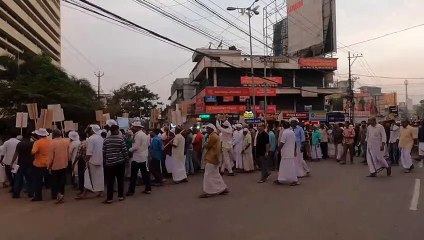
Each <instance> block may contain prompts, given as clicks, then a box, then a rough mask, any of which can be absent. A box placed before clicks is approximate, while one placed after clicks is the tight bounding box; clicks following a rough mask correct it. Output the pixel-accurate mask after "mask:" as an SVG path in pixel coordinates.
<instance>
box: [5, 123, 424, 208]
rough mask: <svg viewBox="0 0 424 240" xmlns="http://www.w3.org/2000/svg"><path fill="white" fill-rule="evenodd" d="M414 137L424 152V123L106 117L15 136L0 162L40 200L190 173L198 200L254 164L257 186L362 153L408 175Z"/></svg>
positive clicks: (376, 165) (183, 179) (132, 187)
mask: <svg viewBox="0 0 424 240" xmlns="http://www.w3.org/2000/svg"><path fill="white" fill-rule="evenodd" d="M416 138H418V149H419V155H420V157H423V156H424V124H423V123H421V126H420V127H419V129H418V135H417V136H415V133H414V130H413V128H412V127H411V126H410V125H409V122H408V121H402V122H401V123H400V124H399V123H396V122H394V121H388V122H383V123H378V122H377V121H376V119H375V118H370V119H369V121H368V122H362V123H361V124H358V125H356V126H354V125H353V124H350V123H349V122H346V123H345V124H327V123H322V124H320V125H312V124H309V123H307V122H300V121H299V120H298V119H296V118H292V119H290V120H289V121H281V122H280V123H278V124H269V125H265V124H258V125H257V126H253V125H246V124H235V125H232V124H231V123H230V122H229V121H228V120H225V119H224V120H217V121H216V123H215V124H212V123H209V124H207V125H204V126H202V127H200V126H199V125H197V124H196V125H194V126H192V127H190V128H186V129H183V128H182V127H180V126H177V127H174V128H170V127H169V126H164V127H163V128H162V129H147V128H145V127H144V126H143V125H142V123H141V122H140V121H137V120H136V121H134V122H133V123H132V124H131V128H130V129H129V130H128V131H124V130H123V129H120V128H119V126H118V124H117V122H116V121H114V120H108V121H107V123H106V125H105V127H104V128H103V129H101V127H100V126H99V125H90V126H88V127H87V128H86V129H85V131H84V132H83V133H81V134H79V133H78V132H75V131H71V132H68V133H62V132H61V131H60V130H58V129H54V130H51V131H50V130H46V129H42V128H41V129H37V130H35V131H34V132H32V133H31V132H30V133H25V132H24V133H23V134H22V135H20V136H17V137H11V138H10V139H8V140H7V141H4V143H3V144H2V145H1V146H0V163H1V165H2V166H3V167H4V168H3V169H4V172H5V175H6V177H7V180H8V183H9V186H10V193H11V196H12V197H13V198H20V196H21V192H22V191H23V190H25V192H26V193H27V195H28V197H29V198H31V200H32V201H42V200H43V189H44V188H48V189H50V194H51V198H52V199H54V200H56V203H63V202H64V199H65V185H66V183H67V182H68V183H72V185H73V187H74V188H76V189H78V191H79V193H78V194H77V195H76V197H75V199H77V200H84V199H87V198H94V197H101V196H102V195H103V192H104V191H105V189H106V196H105V199H104V201H103V203H105V204H110V203H112V202H113V195H114V192H117V194H118V200H119V201H123V200H125V198H126V197H130V196H133V195H134V194H135V192H136V187H137V185H140V184H142V185H144V190H143V191H142V193H143V194H151V193H152V187H160V186H163V185H164V184H168V183H173V184H183V183H187V182H188V176H190V175H192V174H196V173H200V172H203V173H204V179H203V193H202V194H201V195H200V197H201V198H208V197H212V196H217V195H223V194H227V193H229V191H228V188H227V185H226V184H225V182H224V180H223V178H222V175H227V176H235V175H236V174H239V173H252V172H255V170H260V177H259V179H258V183H264V182H267V180H268V178H269V176H270V174H271V171H272V170H275V171H278V175H277V178H276V179H275V181H274V183H275V184H278V185H289V186H297V185H299V178H303V177H309V176H310V175H311V173H310V168H309V166H308V164H307V162H306V161H305V160H308V161H321V160H326V159H330V158H334V159H335V160H336V161H337V162H339V163H340V164H341V165H345V164H346V163H348V162H350V163H351V164H353V163H354V159H355V156H356V157H361V158H363V161H362V163H364V164H366V165H368V169H369V175H368V176H369V177H376V176H377V174H378V172H380V171H382V170H386V173H387V175H388V176H390V175H391V166H396V165H398V164H399V163H401V165H402V167H403V168H404V170H405V172H407V173H408V172H411V171H412V170H413V169H414V165H413V161H412V157H411V150H412V149H413V147H414V145H415V144H414V143H415V139H416ZM3 169H0V170H3ZM126 178H127V179H128V184H127V185H128V186H127V191H126V193H124V192H125V179H126Z"/></svg>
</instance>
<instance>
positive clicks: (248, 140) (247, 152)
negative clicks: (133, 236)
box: [241, 128, 255, 172]
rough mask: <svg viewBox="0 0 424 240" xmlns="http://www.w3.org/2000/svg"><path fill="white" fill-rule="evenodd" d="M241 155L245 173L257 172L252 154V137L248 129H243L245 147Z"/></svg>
mask: <svg viewBox="0 0 424 240" xmlns="http://www.w3.org/2000/svg"><path fill="white" fill-rule="evenodd" d="M241 153H242V158H243V170H244V171H245V172H252V171H253V170H255V164H254V162H253V153H252V137H251V136H250V132H249V129H247V128H245V129H243V147H242V151H241Z"/></svg>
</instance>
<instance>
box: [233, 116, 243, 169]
mask: <svg viewBox="0 0 424 240" xmlns="http://www.w3.org/2000/svg"><path fill="white" fill-rule="evenodd" d="M242 127H243V126H242V125H241V124H236V130H235V131H234V134H233V135H234V137H233V146H234V160H235V162H236V169H237V170H240V171H241V170H243V158H242V153H241V152H242V151H243V139H244V135H243V130H242Z"/></svg>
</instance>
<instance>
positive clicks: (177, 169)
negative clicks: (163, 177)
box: [172, 127, 188, 184]
mask: <svg viewBox="0 0 424 240" xmlns="http://www.w3.org/2000/svg"><path fill="white" fill-rule="evenodd" d="M182 132H183V130H182V129H181V127H177V128H175V133H176V134H177V135H176V136H175V138H174V140H173V141H172V148H173V149H172V180H173V181H174V183H175V184H178V183H182V182H188V181H187V173H186V168H185V156H184V147H185V139H184V137H183V135H182Z"/></svg>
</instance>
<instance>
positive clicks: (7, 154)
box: [0, 136, 22, 192]
mask: <svg viewBox="0 0 424 240" xmlns="http://www.w3.org/2000/svg"><path fill="white" fill-rule="evenodd" d="M18 138H21V140H22V136H18V137H12V138H10V139H9V140H7V141H6V142H4V144H3V156H0V165H4V170H5V172H6V177H7V180H8V181H9V184H10V192H12V189H13V174H12V168H13V166H12V159H13V156H14V155H15V151H16V146H17V145H18V143H19V142H20V140H19V139H18Z"/></svg>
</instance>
